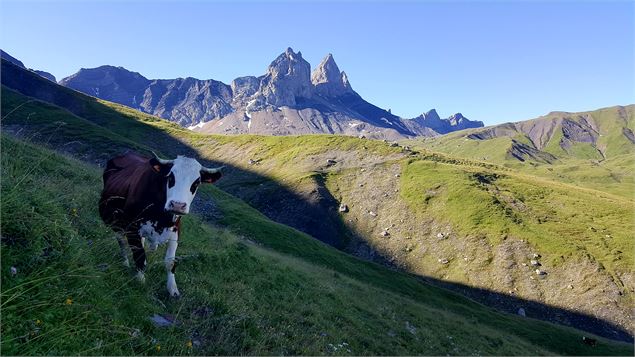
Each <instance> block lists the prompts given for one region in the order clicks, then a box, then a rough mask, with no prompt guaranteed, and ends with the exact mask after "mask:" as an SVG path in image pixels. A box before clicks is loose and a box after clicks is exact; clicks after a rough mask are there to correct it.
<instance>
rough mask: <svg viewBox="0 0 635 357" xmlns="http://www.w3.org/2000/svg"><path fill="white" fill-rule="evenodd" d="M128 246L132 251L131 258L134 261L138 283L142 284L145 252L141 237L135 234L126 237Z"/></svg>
mask: <svg viewBox="0 0 635 357" xmlns="http://www.w3.org/2000/svg"><path fill="white" fill-rule="evenodd" d="M128 244H129V245H130V249H131V250H132V258H133V259H134V263H135V267H136V268H137V279H138V280H139V281H140V282H144V281H145V270H146V264H147V262H146V251H145V250H144V249H143V242H142V241H141V237H139V235H137V234H130V235H128Z"/></svg>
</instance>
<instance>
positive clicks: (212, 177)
mask: <svg viewBox="0 0 635 357" xmlns="http://www.w3.org/2000/svg"><path fill="white" fill-rule="evenodd" d="M221 176H223V174H221V173H220V171H219V172H215V173H213V174H210V173H209V172H207V171H203V170H201V182H206V183H214V182H216V181H218V180H219V179H220V178H221Z"/></svg>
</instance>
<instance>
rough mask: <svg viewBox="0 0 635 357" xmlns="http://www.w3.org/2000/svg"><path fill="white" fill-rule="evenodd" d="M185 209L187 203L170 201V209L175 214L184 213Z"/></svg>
mask: <svg viewBox="0 0 635 357" xmlns="http://www.w3.org/2000/svg"><path fill="white" fill-rule="evenodd" d="M186 207H187V203H185V202H178V201H170V209H171V210H172V211H176V212H185V208H186Z"/></svg>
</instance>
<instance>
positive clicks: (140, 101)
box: [60, 48, 483, 140]
mask: <svg viewBox="0 0 635 357" xmlns="http://www.w3.org/2000/svg"><path fill="white" fill-rule="evenodd" d="M60 83H61V84H62V85H65V86H67V87H70V88H73V89H76V90H79V91H81V92H84V93H86V94H89V95H93V96H96V97H98V98H102V99H106V100H110V101H113V102H117V103H121V104H124V105H127V106H130V107H132V108H135V109H138V110H141V111H144V112H146V113H150V114H153V115H157V116H160V117H162V118H165V119H168V120H171V121H174V122H177V123H179V124H180V125H183V126H187V127H190V128H192V129H195V130H200V131H203V132H208V133H222V134H240V133H255V134H268V135H292V134H305V133H331V134H346V135H364V136H366V137H371V138H381V139H391V140H393V139H400V138H405V137H413V136H431V135H437V133H446V132H449V131H453V130H459V129H464V128H470V127H478V126H483V124H482V123H481V122H471V121H469V120H468V119H466V118H464V117H463V116H462V115H460V114H456V115H455V116H453V117H451V118H449V119H440V118H438V115H437V116H436V118H432V117H430V118H427V119H426V118H415V119H413V120H409V119H402V118H400V117H398V116H396V115H393V114H392V113H390V112H389V111H386V110H384V109H382V108H379V107H377V106H375V105H373V104H371V103H368V102H367V101H365V100H364V99H363V98H362V97H361V96H360V95H359V94H357V93H356V92H355V91H354V90H353V88H352V86H351V84H350V82H349V80H348V77H347V76H346V73H344V72H343V71H340V69H339V67H338V66H337V64H336V63H335V60H334V58H333V55H331V54H328V55H327V56H326V57H325V58H324V59H323V60H322V62H320V64H319V65H318V66H317V67H316V68H315V70H314V71H313V72H311V65H310V64H309V63H308V62H307V61H306V60H305V59H304V58H302V53H301V52H299V51H298V52H297V53H296V52H294V51H293V49H291V48H287V50H286V51H285V52H283V53H282V54H280V55H279V56H278V57H277V58H276V59H275V60H273V62H271V64H270V65H269V67H268V68H267V71H266V73H265V74H264V75H262V76H260V77H255V76H246V77H239V78H236V79H235V80H233V81H232V83H231V85H226V84H224V83H222V82H219V81H215V80H211V79H210V80H198V79H195V78H185V79H183V78H178V79H165V80H149V79H147V78H145V77H143V76H141V75H140V74H139V73H135V72H130V71H128V70H126V69H124V68H121V67H112V66H102V67H98V68H94V69H82V70H80V71H79V72H78V73H76V74H74V75H72V76H70V77H67V78H64V79H63V80H62V81H61V82H60ZM434 114H435V115H436V112H435V113H434ZM215 119H221V120H215Z"/></svg>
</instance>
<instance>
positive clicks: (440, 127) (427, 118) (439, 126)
mask: <svg viewBox="0 0 635 357" xmlns="http://www.w3.org/2000/svg"><path fill="white" fill-rule="evenodd" d="M412 122H413V123H416V125H417V126H423V127H427V128H430V129H432V130H434V131H436V132H437V133H439V134H447V133H449V132H452V131H457V130H463V129H469V128H480V127H482V126H483V122H481V121H471V120H469V119H467V118H466V117H464V116H463V114H461V113H456V114H454V115H452V116H450V117H449V118H447V119H441V118H440V117H439V114H437V111H436V110H434V109H431V110H429V111H428V112H426V113H423V114H421V115H419V116H418V117H416V118H414V119H412Z"/></svg>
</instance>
